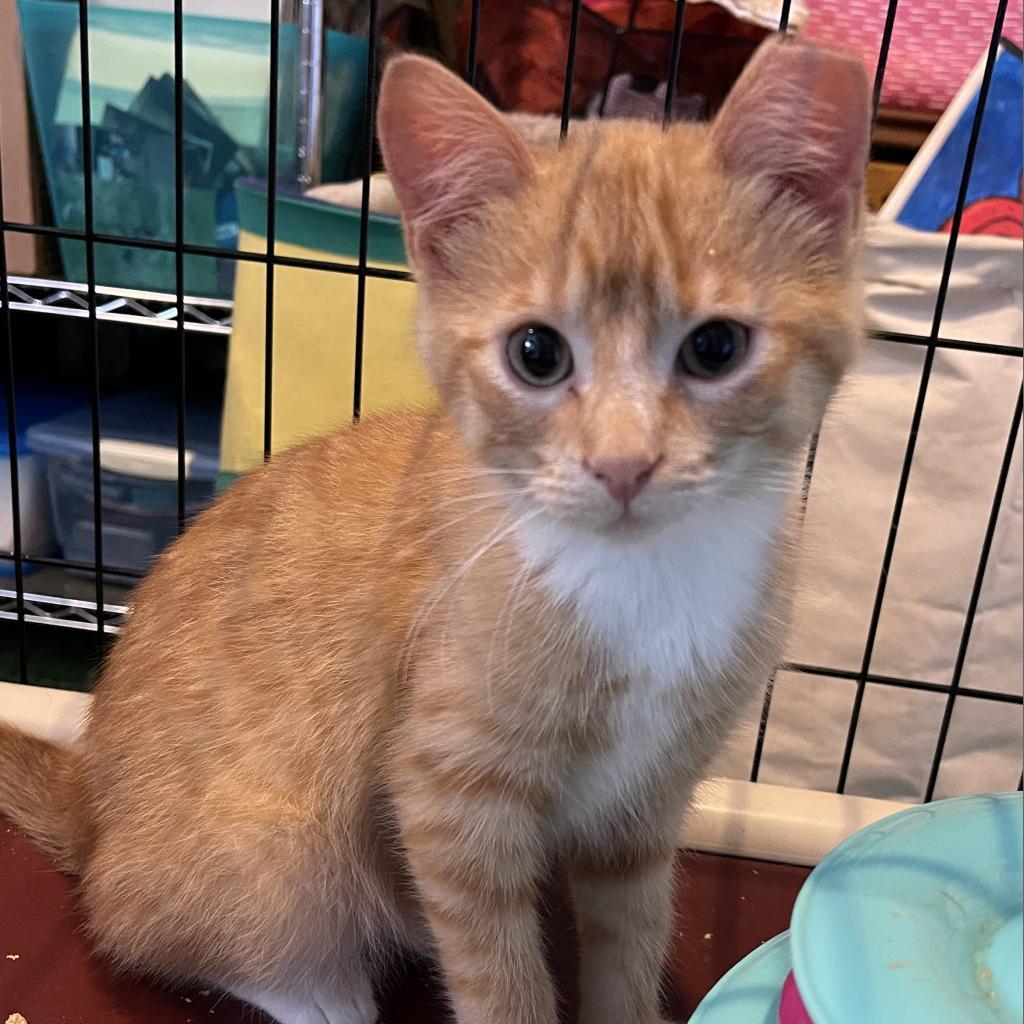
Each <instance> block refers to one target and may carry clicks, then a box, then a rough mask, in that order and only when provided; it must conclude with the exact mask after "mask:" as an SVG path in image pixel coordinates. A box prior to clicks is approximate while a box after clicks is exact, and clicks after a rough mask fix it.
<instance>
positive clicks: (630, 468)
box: [583, 455, 661, 505]
mask: <svg viewBox="0 0 1024 1024" xmlns="http://www.w3.org/2000/svg"><path fill="white" fill-rule="evenodd" d="M660 462H661V456H660V455H659V456H658V458H656V459H654V460H651V459H650V458H648V457H647V456H644V455H628V456H618V457H609V458H600V459H594V460H593V461H589V460H587V459H584V460H583V464H584V466H586V467H587V469H589V470H590V472H591V473H593V474H594V476H595V477H596V478H597V479H598V480H600V481H601V483H603V484H604V485H605V487H606V488H607V489H608V493H609V494H610V495H611V496H612V497H613V498H614V499H615V500H616V501H621V502H622V504H623V505H628V504H629V503H630V502H631V501H632V500H633V499H634V498H635V497H636V496H637V495H638V494H639V493H640V492H641V491H642V490H643V489H644V487H645V486H646V485H647V481H648V480H650V479H651V477H652V476H653V475H654V471H655V470H656V469H657V468H658V464H659V463H660Z"/></svg>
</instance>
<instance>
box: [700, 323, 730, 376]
mask: <svg viewBox="0 0 1024 1024" xmlns="http://www.w3.org/2000/svg"><path fill="white" fill-rule="evenodd" d="M690 343H691V345H692V346H693V354H694V356H695V357H696V359H697V362H698V363H700V365H701V366H703V367H704V369H705V370H710V371H711V372H714V371H716V370H722V369H724V368H725V367H727V366H728V365H729V364H730V363H731V362H732V361H733V359H734V358H735V357H736V334H735V332H734V331H733V329H732V328H731V327H730V326H729V324H727V323H725V322H724V321H722V320H714V321H712V322H711V323H707V324H704V326H703V327H699V328H698V329H697V330H696V331H694V333H693V335H692V337H691V338H690Z"/></svg>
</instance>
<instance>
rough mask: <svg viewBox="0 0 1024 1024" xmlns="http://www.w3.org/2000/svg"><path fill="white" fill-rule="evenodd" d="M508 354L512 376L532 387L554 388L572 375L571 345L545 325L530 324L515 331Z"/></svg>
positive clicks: (510, 340)
mask: <svg viewBox="0 0 1024 1024" xmlns="http://www.w3.org/2000/svg"><path fill="white" fill-rule="evenodd" d="M507 352H508V362H509V366H511V367H512V371H513V373H515V375H516V376H517V377H518V378H519V379H520V380H521V381H523V382H524V383H526V384H529V385H530V386H531V387H535V388H550V387H553V386H554V385H555V384H560V383H561V382H562V381H563V380H565V378H566V377H568V376H569V374H570V373H572V349H570V348H569V343H568V342H567V341H566V340H565V338H563V337H562V336H561V335H560V334H559V333H558V331H556V330H555V329H554V328H553V327H546V326H545V325H544V324H529V325H528V326H526V327H520V328H519V329H518V330H516V331H513V332H512V333H511V334H510V335H509V339H508V349H507Z"/></svg>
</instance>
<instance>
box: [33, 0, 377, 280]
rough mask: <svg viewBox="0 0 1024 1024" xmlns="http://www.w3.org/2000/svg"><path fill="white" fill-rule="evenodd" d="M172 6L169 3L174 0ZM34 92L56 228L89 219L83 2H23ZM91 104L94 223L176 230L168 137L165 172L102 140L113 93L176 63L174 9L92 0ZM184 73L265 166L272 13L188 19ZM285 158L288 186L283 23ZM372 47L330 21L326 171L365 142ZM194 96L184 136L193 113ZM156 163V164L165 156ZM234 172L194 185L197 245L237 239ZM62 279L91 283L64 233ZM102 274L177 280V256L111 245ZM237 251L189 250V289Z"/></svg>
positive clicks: (289, 92)
mask: <svg viewBox="0 0 1024 1024" xmlns="http://www.w3.org/2000/svg"><path fill="white" fill-rule="evenodd" d="M168 6H169V5H168ZM18 10H19V14H20V18H21V32H22V39H23V46H24V52H25V63H26V70H27V75H28V82H29V90H30V95H31V98H32V105H33V110H34V116H35V122H36V126H37V130H38V135H39V140H40V145H41V149H42V156H43V165H44V169H45V173H46V181H47V185H48V188H49V193H50V199H51V203H52V207H53V216H54V222H55V224H56V225H57V226H58V227H62V228H71V229H74V230H79V231H81V230H83V228H84V226H85V204H84V199H85V190H84V176H83V172H82V158H81V129H82V83H81V70H80V50H79V31H78V29H79V24H78V5H77V4H74V3H65V2H60V0H19V3H18ZM88 25H89V50H90V93H89V95H90V104H91V108H90V114H91V120H92V124H93V140H94V142H93V152H94V161H93V163H94V167H93V207H94V222H95V229H96V231H97V232H98V233H101V234H108V235H122V236H133V237H139V238H145V239H152V240H155V241H163V242H173V241H174V237H175V232H174V222H175V196H174V159H173V148H172V149H170V150H169V154H168V157H169V159H168V161H164V162H163V165H164V166H166V174H165V175H163V176H162V178H161V180H157V181H154V180H151V179H150V180H140V179H139V178H138V177H133V176H131V175H130V174H125V173H123V170H122V169H121V168H120V167H119V166H118V162H117V161H116V160H115V159H111V158H110V157H109V156H108V155H106V154H105V153H104V150H103V145H102V142H103V138H104V136H103V134H102V128H101V126H102V125H103V120H104V116H105V113H106V109H107V106H108V104H112V105H113V106H115V107H117V108H120V109H121V110H128V109H129V108H130V107H131V106H132V103H133V101H134V100H135V98H136V96H137V95H138V94H139V92H140V91H141V90H142V88H143V87H144V86H145V85H146V82H147V80H149V79H151V78H152V79H160V77H161V76H163V75H172V76H173V73H174V20H173V17H172V15H171V14H170V13H169V12H168V13H164V12H154V11H136V10H126V9H120V8H104V7H95V6H92V5H90V7H89V12H88ZM182 33H183V40H184V52H183V58H182V59H183V63H184V70H185V81H186V83H187V84H188V86H189V87H190V89H191V90H193V91H194V92H195V94H196V95H197V96H198V97H199V99H200V100H201V101H202V103H203V104H204V105H205V107H206V108H207V109H208V110H209V111H210V112H211V113H212V114H213V115H214V117H215V118H216V121H217V122H219V123H220V125H221V126H222V127H223V129H224V130H225V132H226V133H227V135H229V136H230V137H231V138H232V139H233V140H234V141H236V142H237V143H238V146H239V154H240V159H239V161H238V162H239V164H240V165H241V167H240V171H239V173H244V174H246V175H248V176H257V177H265V176H266V172H267V153H268V137H269V131H268V129H269V125H268V120H269V118H268V111H269V94H270V88H269V83H270V26H269V24H267V23H265V22H251V21H239V20H232V19H222V18H209V17H203V16H199V15H189V14H186V15H185V16H184V18H183V23H182ZM279 53H280V59H279V76H278V80H279V89H278V146H277V169H278V177H279V181H280V182H281V183H282V185H284V184H286V183H287V182H289V181H291V180H292V179H293V172H294V168H295V166H296V141H295V140H296V124H297V121H298V74H297V59H298V57H297V55H298V30H297V27H296V26H295V25H284V26H282V27H281V35H280V51H279ZM366 63H367V47H366V41H365V40H363V39H357V38H353V37H351V36H346V35H343V34H341V33H338V32H328V33H326V42H325V54H324V107H323V116H322V129H323V133H322V137H323V150H322V164H321V166H322V176H323V179H324V180H327V181H332V180H343V179H345V178H347V177H349V176H351V173H352V170H353V164H354V161H355V160H356V159H357V158H358V155H359V153H358V150H359V146H360V144H361V130H360V129H361V127H362V118H363V103H364V96H365V89H366ZM196 116H197V115H195V114H194V113H193V112H192V110H191V108H190V107H189V106H188V105H186V110H185V116H184V128H185V137H186V139H189V138H190V134H191V133H190V127H195V124H196V122H194V121H193V120H192V118H194V117H196ZM158 163H160V162H159V161H158ZM232 180H233V175H232V174H227V175H225V176H224V177H223V178H222V179H221V180H219V181H217V182H216V183H215V184H211V185H210V186H209V187H197V186H188V187H186V189H185V195H184V219H185V225H184V238H185V242H186V243H187V244H190V245H201V246H209V247H217V248H222V249H225V250H226V251H229V250H230V249H232V248H234V246H235V242H236V239H237V220H238V218H237V202H236V200H235V196H234V188H233V184H232ZM60 246H61V257H62V260H63V263H64V274H65V277H66V278H68V279H69V280H72V281H84V280H85V276H86V272H85V246H84V245H83V244H82V243H81V242H78V241H73V240H72V241H68V240H62V241H61V243H60ZM95 259H96V277H97V282H98V283H100V284H107V285H112V286H115V287H122V288H140V289H146V290H151V291H163V292H167V291H173V289H174V280H175V277H174V254H173V253H171V252H160V251H156V250H151V249H139V248H132V247H130V246H120V245H112V244H101V245H97V246H96V249H95ZM232 266H233V265H232V263H231V262H230V261H227V260H225V261H218V260H214V259H211V258H209V257H193V256H190V257H186V259H185V290H186V292H188V293H190V294H196V295H219V296H227V295H230V293H231V274H230V270H231V268H232Z"/></svg>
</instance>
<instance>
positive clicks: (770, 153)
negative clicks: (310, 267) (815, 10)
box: [0, 42, 868, 1024]
mask: <svg viewBox="0 0 1024 1024" xmlns="http://www.w3.org/2000/svg"><path fill="white" fill-rule="evenodd" d="M867 124H868V91H867V85H866V82H865V78H864V74H863V71H862V69H861V67H860V65H859V63H858V62H856V61H855V60H854V59H852V58H847V57H844V56H840V55H836V54H833V53H828V52H825V51H821V50H818V49H814V48H812V47H809V46H803V45H798V44H793V43H777V42H772V43H769V44H767V45H765V46H764V47H763V48H762V49H761V51H760V52H759V53H758V55H757V56H756V57H755V58H754V60H753V62H752V64H751V66H750V67H749V68H748V69H747V71H746V73H745V75H744V77H743V78H742V80H741V81H740V83H739V84H738V85H737V86H736V88H735V90H734V92H733V93H732V95H731V96H730V98H729V99H728V101H727V103H726V104H725V107H724V108H723V110H722V111H721V113H720V114H719V116H718V118H717V120H716V121H715V122H714V124H713V125H711V126H710V127H707V126H695V125H680V126H677V127H674V128H671V129H669V130H668V131H666V132H664V133H663V132H662V131H661V130H660V129H659V128H657V127H652V126H649V125H642V124H637V125H632V126H630V125H619V126H616V127H612V128H609V129H607V130H606V131H603V132H599V133H587V134H586V136H585V137H584V138H582V139H581V140H580V141H578V142H576V143H575V144H574V143H573V141H572V139H571V138H570V140H569V142H568V144H567V145H565V146H564V147H562V148H560V149H555V148H551V149H547V150H545V149H538V150H533V149H530V148H528V147H527V146H526V144H525V143H524V142H523V140H522V138H521V136H519V135H518V134H517V133H516V132H515V131H514V130H513V129H512V128H511V127H509V126H508V124H507V123H506V122H505V121H504V120H503V119H502V117H501V116H499V115H498V114H497V113H496V112H495V111H494V110H493V109H492V108H491V107H489V106H488V105H487V104H486V103H485V102H484V101H483V100H482V99H481V98H480V97H479V96H477V95H476V94H475V93H474V92H472V91H471V90H470V89H469V88H468V87H467V86H465V85H464V84H463V83H462V82H460V81H459V80H458V79H457V78H455V77H454V76H453V75H451V74H449V73H448V72H447V71H445V70H443V69H442V68H441V67H439V66H438V65H436V64H433V63H431V62H429V61H426V60H423V59H420V58H416V57H405V58H401V59H398V60H395V61H394V62H393V63H391V65H390V66H389V67H388V69H387V73H386V75H385V77H384V82H383V86H382V91H381V97H380V124H379V127H380V138H381V142H382V145H383V150H384V154H385V157H386V163H387V166H388V169H389V171H390V174H391V177H392V180H393V182H394V186H395V191H396V193H397V195H398V197H399V200H400V201H401V204H402V207H403V211H404V215H405V230H406V239H407V244H408V250H409V253H410V255H411V258H412V261H413V263H414V265H415V267H416V271H417V274H418V278H419V287H420V316H419V324H418V338H419V349H420V353H421V355H422V357H423V360H424V362H425V364H426V366H427V367H428V369H429V372H430V374H431V377H432V379H433V382H434V384H435V385H436V388H437V391H438V393H439V395H440V396H441V404H442V409H441V411H436V412H424V413H422V414H411V413H410V414H402V415H394V416H389V417H380V418H375V419H370V420H367V421H366V422H363V423H361V424H360V425H359V426H357V427H354V428H351V429H345V430H341V431H339V432H338V433H336V434H334V435H333V436H330V437H326V438H323V439H321V440H317V441H313V442H311V443H308V444H305V445H302V446H300V447H298V448H296V449H294V450H293V451H290V452H287V453H285V454H283V455H281V456H280V457H278V458H275V459H274V460H273V462H271V463H270V465H268V466H266V467H265V468H263V469H261V470H260V471H259V472H256V473H253V474H252V475H251V476H249V477H247V478H245V479H243V480H241V481H240V482H239V483H237V484H236V485H235V486H234V487H233V488H232V489H231V490H230V491H229V492H228V493H227V494H226V495H225V496H224V497H222V498H221V499H220V500H219V501H218V502H217V503H216V505H215V506H214V507H213V508H211V509H210V510H209V511H208V512H206V513H205V514H204V515H202V516H201V517H200V518H199V519H198V521H197V522H196V523H195V525H194V526H193V527H192V528H191V529H190V530H189V531H188V533H187V534H186V535H185V537H184V538H183V539H182V540H181V541H180V542H179V543H177V544H175V545H174V546H173V548H171V549H170V550H169V551H168V552H167V554H166V555H165V556H164V557H163V558H162V559H161V561H160V563H159V564H158V565H157V567H156V568H155V569H154V570H153V572H152V573H151V574H150V576H149V577H148V579H146V580H145V581H144V582H143V583H142V584H141V585H140V587H139V590H138V594H137V598H136V602H135V608H134V611H133V613H132V617H131V621H130V622H129V624H128V627H127V628H126V630H125V632H124V635H123V636H122V637H121V639H120V640H119V642H118V643H117V645H116V646H115V648H114V651H113V653H112V655H111V657H110V661H109V664H108V665H107V667H106V670H105V672H104V674H103V678H102V680H101V682H100V683H99V686H98V688H97V690H96V698H95V703H94V705H93V709H92V714H91V717H90V720H89V723H88V728H87V730H86V733H85V736H84V739H83V740H82V742H81V744H80V745H78V746H76V747H74V748H73V749H72V748H64V747H59V746H56V745H52V744H48V743H43V742H41V741H38V740H34V739H31V738H29V737H27V736H25V735H23V734H20V733H16V732H14V731H13V730H10V729H5V730H2V731H0V807H2V808H3V809H4V810H5V811H6V812H8V813H9V814H11V815H12V816H13V817H14V820H15V821H17V822H18V823H19V824H21V825H22V826H23V827H24V828H25V829H27V830H28V831H29V832H31V833H32V834H33V835H35V836H36V837H37V838H38V839H39V841H40V842H42V843H43V844H45V846H46V847H47V848H48V849H49V850H51V851H52V852H53V854H54V855H55V856H56V857H57V858H58V860H59V861H60V863H61V864H62V865H63V866H64V867H66V868H68V869H71V870H73V871H76V872H80V874H81V880H82V886H81V891H82V898H83V900H84V903H85V909H86V912H87V915H88V922H89V928H90V931H91V934H92V938H93V940H94V942H95V944H96V946H97V948H98V949H99V950H100V951H101V952H102V953H104V954H106V955H107V956H109V957H112V958H114V959H115V960H116V961H117V962H118V963H120V964H122V965H125V966H130V967H133V968H138V969H141V970H143V971H147V972H151V973H154V974H157V975H161V976H165V977H170V978H187V979H201V980H203V981H205V982H207V983H212V984H215V985H218V986H221V987H223V988H225V989H228V990H230V991H232V992H234V993H236V994H238V995H239V996H241V997H242V998H243V999H246V1000H249V1001H251V1002H252V1003H253V1004H255V1005H257V1006H260V1007H262V1008H264V1009H265V1010H266V1011H267V1012H268V1013H270V1014H271V1015H272V1016H273V1017H275V1018H276V1019H277V1020H279V1021H281V1022H283V1024H314V1022H316V1024H371V1022H372V1021H374V1020H376V1009H375V1006H374V999H373V993H372V988H371V983H372V980H373V976H374V972H375V971H376V970H378V969H379V968H380V966H381V965H382V964H383V963H385V962H386V954H387V953H388V951H390V950H394V949H396V948H417V949H423V948H427V949H431V950H433V951H434V952H435V953H436V956H437V957H438V959H439V961H440V965H441V968H442V970H443V974H444V979H445V982H446V984H447V988H448V992H449V993H450V998H451V1003H452V1006H453V1008H454V1012H455V1016H456V1018H457V1020H458V1021H459V1024H553V1022H554V1021H555V1000H554V995H553V991H552V985H551V981H550V979H549V978H548V976H547V972H546V969H545V963H544V956H543V953H542V941H541V936H540V935H539V934H538V921H537V909H536V886H537V880H538V877H539V876H541V875H542V874H543V872H544V869H545V865H546V864H547V863H548V862H549V860H550V858H552V857H553V856H554V855H556V854H557V855H560V856H561V857H562V858H564V861H565V863H566V864H567V865H568V868H569V872H570V876H571V884H572V892H573V897H574V901H575V907H576V913H577V917H578V922H579V933H580V939H581V945H582V979H581V986H582V1011H581V1012H582V1022H583V1024H654V1022H655V1021H657V1020H659V1019H660V1016H659V999H658V983H659V973H660V970H661V966H662V959H663V956H664V953H665V947H666V941H667V936H668V932H669V914H670V904H671V893H670V885H671V877H672V862H673V851H674V849H675V844H676V838H677V829H678V826H679V823H680V819H681V816H682V814H683V811H684V809H685V807H686V805H687V801H688V799H689V797H690V793H691V791H692V789H693V786H694V784H695V782H696V781H697V780H698V779H699V778H700V777H701V774H702V772H703V771H704V770H705V766H706V765H707V763H708V759H709V758H710V757H711V756H712V754H713V753H714V752H715V750H716V748H717V747H718V745H719V744H720V742H721V740H722V738H723V735H724V734H725V732H726V730H727V729H728V727H729V725H730V723H731V722H732V721H733V719H734V716H735V713H736V710H737V708H738V707H739V706H741V704H742V703H743V701H744V700H745V699H746V698H747V697H748V696H749V695H751V694H752V693H754V692H756V690H757V689H758V688H759V687H760V686H761V684H762V683H763V682H764V680H765V678H766V677H767V675H768V673H769V671H770V669H771V667H772V665H773V663H774V662H775V660H776V658H777V657H778V655H779V638H780V631H781V627H782V621H783V619H784V618H785V613H786V605H787V583H786V580H787V577H788V575H789V573H788V567H787V562H788V560H789V555H788V552H787V537H788V535H789V528H788V507H789V496H790V494H791V492H792V491H793V490H795V489H796V488H795V480H796V479H798V477H799V473H798V469H797V468H796V467H795V465H794V464H795V463H798V462H799V454H800V451H801V446H802V445H803V444H804V442H805V440H806V437H807V435H808V433H809V432H810V431H811V430H812V429H813V428H814V426H815V424H816V423H817V422H818V419H819V417H820V416H821V415H822V413H823V411H824V409H825V406H826V404H827V402H828V400H829V396H830V395H831V394H832V391H833V389H834V388H835V386H836V384H837V382H838V381H839V379H840V377H841V375H842V373H843V370H844V368H845V367H846V366H847V363H848V362H849V360H850V358H851V356H852V355H853V354H854V352H855V350H856V348H857V343H858V339H859V336H860V324H859V311H858V296H857V290H856V287H855V281H854V264H855V262H856V251H855V250H856V231H857V222H858V220H859V211H860V205H861V191H862V176H863V167H864V162H865V157H866V152H867ZM343 329H347V328H343Z"/></svg>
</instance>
